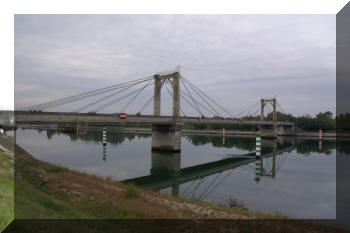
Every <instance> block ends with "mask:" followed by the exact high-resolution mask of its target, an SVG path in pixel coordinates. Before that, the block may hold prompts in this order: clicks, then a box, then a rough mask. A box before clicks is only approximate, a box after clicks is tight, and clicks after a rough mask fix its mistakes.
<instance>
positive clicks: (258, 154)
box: [255, 131, 261, 183]
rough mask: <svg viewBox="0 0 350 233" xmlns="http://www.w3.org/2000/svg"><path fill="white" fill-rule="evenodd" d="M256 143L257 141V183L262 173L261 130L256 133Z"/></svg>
mask: <svg viewBox="0 0 350 233" xmlns="http://www.w3.org/2000/svg"><path fill="white" fill-rule="evenodd" d="M255 141H256V143H255V146H256V148H255V159H256V160H255V181H256V183H259V181H260V174H261V171H260V169H261V157H260V156H261V137H260V131H258V132H257V133H256V140H255Z"/></svg>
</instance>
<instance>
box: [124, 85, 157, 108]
mask: <svg viewBox="0 0 350 233" xmlns="http://www.w3.org/2000/svg"><path fill="white" fill-rule="evenodd" d="M151 81H152V79H151V80H149V81H148V83H146V85H145V86H143V87H142V88H141V89H140V90H139V91H138V92H137V93H136V94H135V95H134V96H133V97H132V98H131V100H130V101H129V102H128V103H127V104H125V106H124V107H123V108H122V110H121V111H120V112H124V111H125V110H126V108H127V107H129V106H130V105H131V104H132V102H134V100H135V99H136V98H137V96H139V95H140V94H141V92H142V91H143V90H144V89H145V88H146V87H148V86H149V85H150V83H151Z"/></svg>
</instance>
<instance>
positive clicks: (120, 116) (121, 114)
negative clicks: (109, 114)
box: [119, 113, 127, 119]
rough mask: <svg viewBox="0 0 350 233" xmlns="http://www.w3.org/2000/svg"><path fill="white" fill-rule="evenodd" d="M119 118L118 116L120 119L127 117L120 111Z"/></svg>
mask: <svg viewBox="0 0 350 233" xmlns="http://www.w3.org/2000/svg"><path fill="white" fill-rule="evenodd" d="M119 118H120V119H126V118H127V115H126V113H120V114H119Z"/></svg>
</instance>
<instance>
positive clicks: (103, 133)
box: [102, 127, 107, 161]
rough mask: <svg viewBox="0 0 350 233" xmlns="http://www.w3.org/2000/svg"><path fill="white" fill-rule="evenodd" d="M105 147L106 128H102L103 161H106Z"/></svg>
mask: <svg viewBox="0 0 350 233" xmlns="http://www.w3.org/2000/svg"><path fill="white" fill-rule="evenodd" d="M106 145H107V131H106V127H103V132H102V146H103V147H102V159H103V161H106V154H107V153H106V151H107V148H106Z"/></svg>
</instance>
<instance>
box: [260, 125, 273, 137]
mask: <svg viewBox="0 0 350 233" xmlns="http://www.w3.org/2000/svg"><path fill="white" fill-rule="evenodd" d="M259 130H260V136H261V138H277V130H276V128H275V127H274V125H259Z"/></svg>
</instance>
